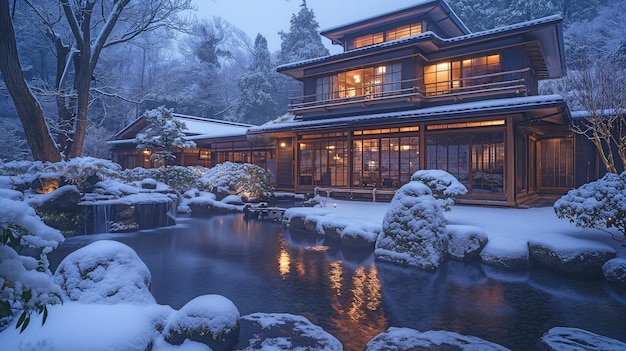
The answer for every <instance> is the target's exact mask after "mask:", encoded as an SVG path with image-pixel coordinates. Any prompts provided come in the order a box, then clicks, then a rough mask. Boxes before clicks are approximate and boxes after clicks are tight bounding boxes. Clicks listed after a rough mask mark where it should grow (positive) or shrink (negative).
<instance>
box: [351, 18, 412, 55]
mask: <svg viewBox="0 0 626 351" xmlns="http://www.w3.org/2000/svg"><path fill="white" fill-rule="evenodd" d="M420 33H422V24H421V23H411V24H407V25H404V26H400V27H397V28H394V29H390V30H388V31H386V32H385V33H384V34H385V35H384V37H383V33H382V32H379V33H374V34H367V35H362V36H360V37H357V38H355V39H353V40H350V41H348V43H347V44H348V45H347V50H354V49H358V48H362V47H366V46H370V45H375V44H380V43H382V42H383V41H391V40H396V39H401V38H406V37H409V36H412V35H416V34H420Z"/></svg>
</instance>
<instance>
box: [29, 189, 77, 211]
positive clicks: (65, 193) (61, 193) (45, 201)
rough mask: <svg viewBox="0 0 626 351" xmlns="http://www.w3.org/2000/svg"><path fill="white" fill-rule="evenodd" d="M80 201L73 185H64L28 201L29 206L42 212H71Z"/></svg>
mask: <svg viewBox="0 0 626 351" xmlns="http://www.w3.org/2000/svg"><path fill="white" fill-rule="evenodd" d="M79 201H80V192H79V191H78V188H77V187H76V186H75V185H64V186H62V187H60V188H58V189H56V190H54V191H52V192H50V193H47V194H43V195H38V196H36V197H34V198H32V199H29V201H28V202H29V203H30V204H31V205H35V206H37V207H39V208H41V209H43V210H55V211H71V210H74V209H76V207H77V206H78V202H79Z"/></svg>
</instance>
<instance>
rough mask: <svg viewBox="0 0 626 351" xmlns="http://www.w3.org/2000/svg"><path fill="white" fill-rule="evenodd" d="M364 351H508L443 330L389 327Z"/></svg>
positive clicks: (477, 339)
mask: <svg viewBox="0 0 626 351" xmlns="http://www.w3.org/2000/svg"><path fill="white" fill-rule="evenodd" d="M365 350H366V351H383V350H466V351H510V350H509V349H507V348H506V347H504V346H502V345H498V344H494V343H492V342H489V341H486V340H483V339H480V338H477V337H475V336H466V335H461V334H458V333H454V332H449V331H445V330H437V331H434V330H429V331H425V332H420V331H417V330H415V329H409V328H395V327H391V328H389V329H388V330H387V332H386V333H381V334H378V335H377V336H375V337H374V338H373V339H372V340H370V342H368V343H367V347H366V349H365Z"/></svg>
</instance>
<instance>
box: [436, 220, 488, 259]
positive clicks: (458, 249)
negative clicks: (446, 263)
mask: <svg viewBox="0 0 626 351" xmlns="http://www.w3.org/2000/svg"><path fill="white" fill-rule="evenodd" d="M446 229H447V232H448V254H450V257H453V258H455V259H458V260H466V259H471V258H474V257H478V255H479V254H480V251H481V250H482V249H483V248H484V247H485V245H487V241H488V240H489V237H488V236H487V233H485V231H484V230H482V229H480V228H478V227H474V226H471V225H448V226H447V227H446Z"/></svg>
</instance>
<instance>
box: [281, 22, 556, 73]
mask: <svg viewBox="0 0 626 351" xmlns="http://www.w3.org/2000/svg"><path fill="white" fill-rule="evenodd" d="M562 21H563V18H562V17H561V16H559V15H554V16H548V17H543V18H538V19H534V20H530V21H526V22H521V23H516V24H512V25H508V26H502V27H498V28H494V29H489V30H485V31H481V32H476V33H470V34H466V35H461V36H457V37H453V38H442V37H441V36H439V35H437V34H436V33H434V32H430V31H427V32H423V33H420V34H417V35H413V36H409V37H405V38H401V39H396V40H391V41H386V42H382V43H380V44H375V45H370V46H365V47H362V48H358V49H354V50H350V51H345V52H342V53H339V54H334V55H328V56H322V57H317V58H312V59H308V60H302V61H299V62H292V63H287V64H284V65H281V66H278V68H277V71H279V72H283V71H289V70H293V69H302V68H305V67H307V66H311V65H315V64H318V63H324V62H329V61H341V60H345V59H350V58H352V57H355V56H360V55H365V54H369V53H377V52H380V51H381V50H382V49H389V48H396V47H401V46H404V45H407V44H417V43H424V42H429V43H430V45H429V46H425V47H423V48H421V49H422V50H424V51H428V49H430V50H438V49H440V48H443V47H446V46H451V45H459V44H467V43H470V42H472V41H478V40H484V39H488V38H491V37H493V36H496V35H505V34H509V35H510V34H517V33H520V32H528V31H531V30H538V29H539V28H541V27H546V26H552V25H557V24H559V23H561V22H562ZM539 39H541V38H534V37H531V38H529V40H539ZM554 39H558V38H554ZM560 41H561V45H563V43H562V40H560ZM556 43H558V42H556ZM433 45H434V46H433ZM552 46H554V45H552ZM542 49H543V50H546V51H552V52H545V53H544V54H545V56H546V57H552V56H554V59H556V60H557V61H556V62H558V64H560V65H562V66H564V65H565V62H564V52H563V49H562V48H561V47H550V46H549V45H542ZM553 65H556V64H553ZM551 68H552V70H557V72H560V71H561V70H562V69H561V68H560V67H551ZM557 76H558V75H557Z"/></svg>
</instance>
